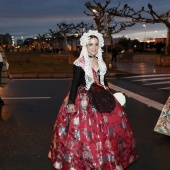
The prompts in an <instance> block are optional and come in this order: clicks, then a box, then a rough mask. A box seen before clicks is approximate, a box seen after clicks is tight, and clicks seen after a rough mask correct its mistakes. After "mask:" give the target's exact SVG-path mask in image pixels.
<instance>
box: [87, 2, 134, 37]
mask: <svg viewBox="0 0 170 170" xmlns="http://www.w3.org/2000/svg"><path fill="white" fill-rule="evenodd" d="M110 1H111V0H106V1H105V4H104V5H102V4H101V3H100V2H97V1H96V0H93V2H94V5H92V4H91V2H89V1H88V2H86V3H85V6H86V7H87V9H88V10H89V11H90V13H87V12H86V11H84V13H85V14H86V15H87V16H91V17H93V19H94V22H95V26H96V29H97V30H98V31H99V32H102V31H105V32H106V31H107V33H108V34H109V35H111V34H115V33H118V32H120V31H122V30H125V29H126V27H131V26H133V25H135V24H136V22H135V21H134V20H133V19H131V20H129V21H127V20H124V21H123V22H121V21H120V20H116V18H115V16H120V13H121V12H120V11H122V10H123V9H124V7H122V9H119V7H120V4H118V6H117V7H113V8H109V4H110ZM112 9H117V10H115V11H114V13H113V10H112ZM118 9H119V10H118ZM125 13H126V11H125ZM116 14H117V15H116ZM120 17H125V18H127V17H126V16H125V15H124V16H120ZM129 18H130V17H129Z"/></svg>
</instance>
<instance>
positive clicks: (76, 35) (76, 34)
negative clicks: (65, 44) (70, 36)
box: [74, 32, 79, 52]
mask: <svg viewBox="0 0 170 170" xmlns="http://www.w3.org/2000/svg"><path fill="white" fill-rule="evenodd" d="M74 36H75V38H76V52H77V37H78V36H79V33H78V32H75V33H74Z"/></svg>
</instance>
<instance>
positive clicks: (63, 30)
mask: <svg viewBox="0 0 170 170" xmlns="http://www.w3.org/2000/svg"><path fill="white" fill-rule="evenodd" d="M57 26H58V30H59V32H60V34H61V35H62V36H63V37H64V42H65V51H67V45H68V42H67V36H68V34H72V31H73V30H74V29H75V28H76V26H75V24H73V23H71V24H67V23H66V22H65V21H62V22H61V23H58V24H57Z"/></svg>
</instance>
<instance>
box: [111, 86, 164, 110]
mask: <svg viewBox="0 0 170 170" xmlns="http://www.w3.org/2000/svg"><path fill="white" fill-rule="evenodd" d="M109 87H110V88H111V89H113V90H115V91H120V92H122V93H125V94H126V95H127V96H128V97H131V98H133V99H135V100H137V101H139V102H141V103H144V104H146V105H147V106H149V107H153V108H155V109H157V110H160V111H162V108H163V106H164V105H163V104H161V103H158V102H156V101H154V100H151V99H149V98H146V97H143V96H141V95H138V94H136V93H133V92H131V91H128V90H126V89H123V88H121V87H118V86H115V85H113V84H111V83H109Z"/></svg>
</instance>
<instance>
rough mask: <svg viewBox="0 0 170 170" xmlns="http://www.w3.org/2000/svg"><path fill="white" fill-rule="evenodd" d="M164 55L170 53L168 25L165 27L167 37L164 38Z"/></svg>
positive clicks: (169, 30)
mask: <svg viewBox="0 0 170 170" xmlns="http://www.w3.org/2000/svg"><path fill="white" fill-rule="evenodd" d="M165 55H170V26H169V27H167V38H166V49H165Z"/></svg>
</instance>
